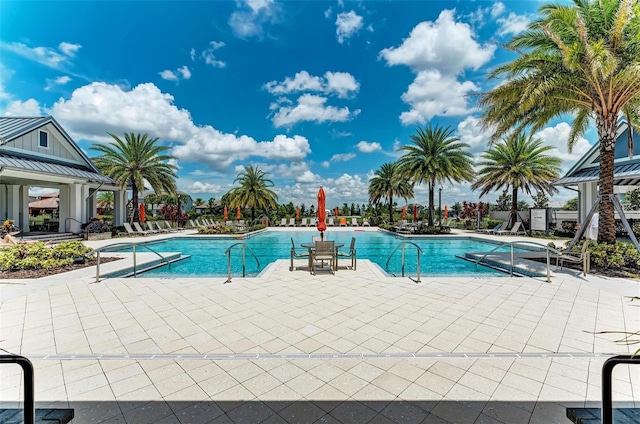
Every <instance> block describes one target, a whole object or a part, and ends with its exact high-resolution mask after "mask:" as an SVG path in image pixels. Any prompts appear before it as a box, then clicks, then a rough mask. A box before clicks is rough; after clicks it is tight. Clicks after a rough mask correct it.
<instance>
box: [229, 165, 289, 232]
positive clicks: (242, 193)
mask: <svg viewBox="0 0 640 424" xmlns="http://www.w3.org/2000/svg"><path fill="white" fill-rule="evenodd" d="M266 175H267V173H266V172H264V171H261V170H260V169H258V168H257V167H256V168H254V167H253V166H245V167H244V172H241V173H239V174H238V176H237V177H236V179H235V180H233V183H234V184H235V183H239V184H240V186H239V187H234V188H233V189H231V191H230V192H229V198H230V204H231V207H232V208H235V207H238V206H240V207H247V208H251V220H252V221H253V220H254V219H255V214H256V208H261V209H265V210H266V209H267V208H269V207H272V208H276V207H278V195H277V194H276V193H275V192H274V191H273V190H271V187H273V181H271V180H269V179H267V178H265V176H266Z"/></svg>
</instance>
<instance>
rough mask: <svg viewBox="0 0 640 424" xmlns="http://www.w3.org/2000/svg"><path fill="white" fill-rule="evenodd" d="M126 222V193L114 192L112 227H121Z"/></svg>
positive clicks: (123, 191) (121, 191) (124, 191)
mask: <svg viewBox="0 0 640 424" xmlns="http://www.w3.org/2000/svg"><path fill="white" fill-rule="evenodd" d="M126 220H127V191H126V190H114V192H113V225H114V226H116V227H119V226H121V225H122V224H124V223H125V222H126Z"/></svg>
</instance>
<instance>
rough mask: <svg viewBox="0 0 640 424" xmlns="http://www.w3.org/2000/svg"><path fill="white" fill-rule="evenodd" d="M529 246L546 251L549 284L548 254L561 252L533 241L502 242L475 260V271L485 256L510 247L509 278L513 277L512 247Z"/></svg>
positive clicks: (549, 280)
mask: <svg viewBox="0 0 640 424" xmlns="http://www.w3.org/2000/svg"><path fill="white" fill-rule="evenodd" d="M518 244H521V245H530V246H537V247H542V248H544V249H545V250H546V252H547V283H550V282H551V257H550V253H551V252H553V253H554V254H556V255H560V254H562V252H561V251H559V250H558V249H554V248H553V247H551V246H549V245H547V244H542V243H538V242H535V241H527V240H519V241H503V242H500V244H498V245H497V246H496V247H494V248H493V249H491V250H490V251H488V252H486V253H485V254H484V255H482V257H480V258H479V259H477V260H476V261H475V264H476V269H477V268H478V264H480V262H482V260H483V259H485V258H486V257H487V256H489V255H490V254H491V253H493V252H495V251H496V250H498V249H499V248H501V247H504V246H507V245H508V246H509V247H510V253H511V255H510V257H511V260H510V272H509V276H513V269H514V252H513V246H514V245H518Z"/></svg>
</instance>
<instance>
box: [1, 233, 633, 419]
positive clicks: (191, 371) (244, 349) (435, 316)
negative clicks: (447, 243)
mask: <svg viewBox="0 0 640 424" xmlns="http://www.w3.org/2000/svg"><path fill="white" fill-rule="evenodd" d="M352 229H353V228H331V229H330V231H345V230H346V231H349V230H352ZM278 230H280V229H276V231H278ZM281 230H286V231H290V230H292V228H291V227H288V228H282V229H281ZM295 230H301V231H309V232H310V233H311V232H316V230H315V229H313V228H308V229H304V228H303V229H299V228H295ZM359 230H366V231H370V230H373V231H375V228H373V229H369V228H359ZM459 235H463V236H464V235H470V236H474V237H478V238H492V239H498V240H502V241H505V240H516V239H522V238H519V237H507V236H502V237H497V236H485V235H479V234H475V233H459ZM165 237H166V236H165ZM153 238H162V236H154V237H147V238H144V239H143V238H132V239H117V241H118V242H120V241H125V240H131V241H140V240H151V239H153ZM526 240H532V239H531V238H526ZM115 241H116V240H110V241H107V242H103V241H101V242H90V243H87V244H89V245H91V246H93V247H97V246H100V245H104V244H109V243H113V242H115ZM126 261H127V260H126V259H125V260H124V261H118V262H121V264H119V265H113V264H116V263H117V262H112V263H109V264H105V267H107V266H111V267H116V266H121V265H122V263H125V262H126ZM304 262H305V261H304V260H301V261H299V262H298V264H300V265H302V264H304ZM344 262H345V263H346V262H347V261H344ZM288 267H289V260H288V259H286V260H279V261H277V262H275V263H273V264H271V265H269V266H268V267H267V268H266V269H265V271H264V272H263V273H262V274H261V275H260V276H259V277H257V278H239V277H234V278H233V280H232V282H230V283H228V284H224V281H225V280H226V279H225V278H206V279H182V278H176V279H170V278H138V279H134V278H128V279H124V278H113V279H106V280H103V281H101V282H99V283H95V282H94V275H95V270H93V269H90V268H88V269H84V270H78V271H73V272H72V273H66V274H59V275H55V276H51V277H48V278H45V279H39V280H32V281H25V280H13V281H6V280H4V281H1V282H0V294H1V296H0V299H1V303H0V348H2V349H3V350H5V351H8V352H11V353H18V354H22V355H25V356H27V357H29V358H30V359H31V360H32V362H33V363H34V366H35V369H36V400H37V406H38V407H59V408H68V407H71V408H74V409H75V416H76V418H75V419H74V421H73V423H89V422H91V423H97V422H109V423H258V422H265V423H288V422H289V423H344V424H347V423H371V424H382V423H456V424H464V423H476V424H491V423H494V424H495V423H504V424H511V423H569V422H570V421H569V420H568V419H567V418H566V417H565V407H567V406H572V407H576V406H577V407H583V406H587V407H598V406H599V401H600V368H601V365H602V363H603V361H604V359H605V358H606V357H607V356H609V355H611V354H617V353H628V352H630V351H631V350H630V349H629V348H628V347H627V346H625V345H621V344H618V343H615V340H617V339H619V338H620V336H619V335H614V334H596V332H598V331H604V330H612V331H637V330H638V329H640V303H639V302H638V301H635V302H633V301H631V299H630V298H629V296H640V284H639V282H638V280H631V279H612V278H604V277H601V276H595V275H588V276H586V277H583V276H582V274H581V273H580V272H578V271H576V270H567V269H564V270H563V271H556V270H555V269H554V268H553V267H552V271H553V272H552V281H551V282H550V283H547V282H545V281H544V279H534V278H509V277H500V278H494V277H481V278H479V277H478V278H476V277H457V278H451V277H429V276H428V275H427V276H423V278H422V282H421V283H419V284H417V283H415V282H413V281H412V280H410V279H409V278H391V277H388V276H386V275H385V274H384V273H383V272H382V271H381V270H380V269H379V267H377V266H376V265H374V264H372V263H370V262H369V261H367V260H359V261H358V269H357V271H352V270H346V269H340V270H339V271H338V272H337V273H336V274H335V275H331V274H330V273H322V272H319V273H318V274H317V275H315V276H312V275H310V274H309V272H307V271H304V270H296V271H293V272H290V271H289V270H288ZM0 376H1V378H0V404H1V405H8V406H15V402H16V401H17V400H18V399H19V394H20V389H21V384H22V382H21V377H20V372H19V370H18V368H17V367H12V366H3V367H2V368H0ZM613 388H614V400H616V401H620V405H621V406H632V407H640V367H637V366H636V367H626V366H620V367H616V369H615V372H614V385H613Z"/></svg>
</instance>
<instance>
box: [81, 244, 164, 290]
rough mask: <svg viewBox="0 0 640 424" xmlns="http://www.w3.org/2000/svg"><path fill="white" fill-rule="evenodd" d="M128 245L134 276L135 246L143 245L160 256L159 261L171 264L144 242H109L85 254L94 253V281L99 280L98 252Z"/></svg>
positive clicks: (135, 275) (135, 273)
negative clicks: (131, 251)
mask: <svg viewBox="0 0 640 424" xmlns="http://www.w3.org/2000/svg"><path fill="white" fill-rule="evenodd" d="M128 246H131V247H132V248H133V276H134V277H137V276H138V274H137V270H136V267H137V260H136V246H140V247H144V248H145V249H147V250H149V251H151V252H152V253H155V254H156V255H158V256H159V257H160V261H161V262H163V261H164V262H165V263H166V264H167V265H169V266H171V264H170V263H169V260H168V259H167V258H165V257H164V256H162V255H161V254H160V253H158V252H156V251H155V250H153V249H152V248H150V247H149V246H147V245H146V244H144V243H133V242H123V243H115V244H109V245H107V246H102V247H99V248H97V249H93V250H92V251H91V252H89V253H87V255H91V254H94V253H95V254H96V283H97V282H99V281H100V252H102V251H104V250H107V249H112V248H114V247H128Z"/></svg>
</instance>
